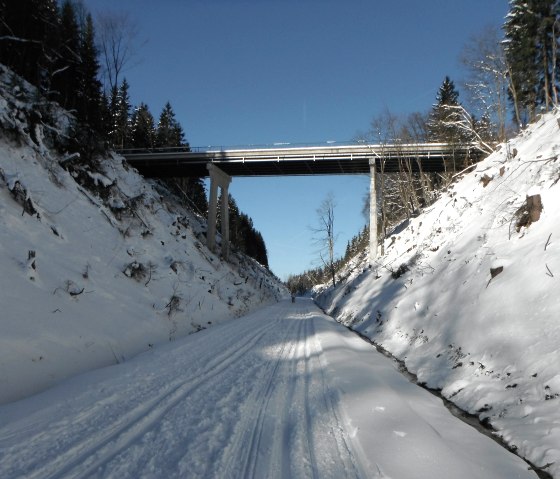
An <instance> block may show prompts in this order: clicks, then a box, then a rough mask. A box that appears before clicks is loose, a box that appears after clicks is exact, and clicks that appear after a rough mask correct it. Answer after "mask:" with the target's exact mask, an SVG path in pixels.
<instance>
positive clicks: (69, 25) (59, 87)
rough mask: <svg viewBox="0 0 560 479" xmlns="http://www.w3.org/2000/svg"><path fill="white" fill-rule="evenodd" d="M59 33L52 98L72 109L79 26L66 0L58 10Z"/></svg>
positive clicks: (78, 60)
mask: <svg viewBox="0 0 560 479" xmlns="http://www.w3.org/2000/svg"><path fill="white" fill-rule="evenodd" d="M59 34H60V39H61V43H60V45H59V49H58V55H57V61H56V72H55V73H54V76H53V81H52V89H53V91H54V92H53V94H54V98H55V99H56V100H57V101H58V103H60V104H61V105H62V106H63V107H64V108H65V109H67V110H70V111H72V110H74V109H75V108H76V106H77V103H78V97H77V92H79V91H80V83H81V81H80V80H81V78H80V73H81V72H80V63H81V57H80V28H79V26H78V21H77V19H76V12H75V10H74V5H73V4H72V2H70V1H69V0H66V1H65V2H64V3H63V5H62V8H61V11H60V27H59Z"/></svg>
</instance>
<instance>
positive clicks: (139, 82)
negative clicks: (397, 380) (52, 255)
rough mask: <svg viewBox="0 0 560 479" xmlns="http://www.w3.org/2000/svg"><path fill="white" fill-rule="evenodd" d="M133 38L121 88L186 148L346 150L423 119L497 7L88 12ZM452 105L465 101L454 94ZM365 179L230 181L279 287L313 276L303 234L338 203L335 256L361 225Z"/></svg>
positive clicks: (275, 0) (109, 0) (138, 2)
mask: <svg viewBox="0 0 560 479" xmlns="http://www.w3.org/2000/svg"><path fill="white" fill-rule="evenodd" d="M84 3H85V5H86V7H87V8H88V9H89V10H90V11H91V12H92V13H93V14H94V15H95V13H96V12H100V11H119V12H129V13H130V16H131V18H132V19H133V20H134V22H135V23H136V25H137V27H138V29H139V35H138V42H137V45H138V47H137V51H136V61H135V64H134V65H133V66H131V67H130V68H128V70H127V71H126V72H125V76H126V78H127V79H128V81H129V83H130V84H131V98H132V101H133V103H134V104H138V103H140V101H144V102H145V103H147V104H148V106H149V107H150V110H151V111H152V113H153V115H154V117H156V119H157V117H158V116H159V113H160V112H161V109H162V107H163V105H164V104H165V102H166V101H170V102H171V104H172V106H173V108H174V111H175V112H176V114H177V118H178V120H179V121H180V122H181V124H182V126H183V128H184V130H185V133H186V137H187V140H188V141H189V143H190V144H191V146H207V145H212V146H217V145H224V146H231V145H259V144H269V143H274V142H290V143H313V142H323V141H330V140H336V141H345V140H351V139H353V138H354V137H355V136H356V134H357V133H358V132H360V131H365V130H367V129H368V126H369V123H370V121H371V119H372V118H373V117H374V116H376V115H378V114H380V113H381V112H382V111H383V110H385V109H389V110H390V111H391V112H393V113H395V114H407V113H411V112H414V111H427V110H429V109H430V107H431V105H432V103H433V102H434V100H435V95H436V93H437V90H438V88H439V86H440V85H441V83H442V81H443V79H444V77H445V76H446V75H449V76H450V77H451V79H452V80H454V81H455V83H456V85H457V86H458V87H459V89H460V90H461V81H462V79H463V77H464V72H463V71H462V68H461V65H460V62H459V59H458V57H459V54H460V52H461V50H462V48H463V46H464V45H465V43H466V42H467V41H468V39H469V38H470V37H472V36H473V35H476V34H477V33H478V32H480V31H481V30H482V29H483V28H484V27H485V26H488V25H501V24H502V23H503V18H504V16H505V15H506V13H507V11H508V1H507V0H394V1H389V0H378V1H374V0H337V1H334V0H158V1H155V0H152V1H148V0H85V1H84ZM460 98H464V93H463V94H462V95H461V97H460ZM368 186H369V180H368V178H367V177H364V176H356V177H340V176H338V177H336V176H329V177H326V176H322V177H302V178H252V179H244V178H240V179H238V178H235V179H234V180H233V184H232V187H231V193H232V195H233V196H234V198H235V199H236V201H237V203H238V206H239V208H240V209H241V210H242V211H244V212H245V213H247V214H248V215H249V216H251V217H252V218H253V222H254V225H255V227H256V228H257V229H258V230H259V231H261V233H262V234H263V237H264V239H265V241H266V244H267V247H268V254H269V262H270V266H271V269H272V270H273V271H274V272H275V273H276V274H277V275H278V276H279V277H281V278H282V279H285V278H286V277H287V275H288V274H289V273H298V272H302V271H303V270H305V269H308V268H310V267H313V266H314V265H316V264H317V257H316V254H315V252H314V250H315V248H314V247H313V246H312V244H311V243H312V242H311V232H310V226H312V225H314V224H315V223H316V212H315V211H316V209H317V208H318V206H319V205H320V203H321V201H322V200H323V199H324V198H325V196H326V195H327V193H328V192H329V191H332V192H333V193H334V195H335V201H336V203H337V208H336V210H335V228H336V230H337V232H338V234H339V239H338V243H337V245H338V253H339V254H342V253H343V252H344V249H345V247H346V243H347V241H348V240H349V239H350V238H351V237H352V236H354V235H355V234H356V233H357V232H358V231H359V230H360V229H361V228H362V227H363V225H364V223H365V219H364V217H363V215H362V213H361V210H362V204H363V197H364V195H365V194H366V192H367V190H368Z"/></svg>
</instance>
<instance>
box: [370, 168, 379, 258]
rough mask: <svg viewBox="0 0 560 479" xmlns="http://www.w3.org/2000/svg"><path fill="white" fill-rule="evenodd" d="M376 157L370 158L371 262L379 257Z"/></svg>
mask: <svg viewBox="0 0 560 479" xmlns="http://www.w3.org/2000/svg"><path fill="white" fill-rule="evenodd" d="M375 176H376V172H375V158H371V159H370V160H369V178H370V180H369V264H370V265H373V262H374V261H375V259H376V258H377V246H378V244H377V189H376V187H375Z"/></svg>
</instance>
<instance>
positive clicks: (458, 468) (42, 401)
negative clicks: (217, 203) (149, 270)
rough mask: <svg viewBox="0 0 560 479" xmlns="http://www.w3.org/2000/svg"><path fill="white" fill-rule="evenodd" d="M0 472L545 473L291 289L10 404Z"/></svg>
mask: <svg viewBox="0 0 560 479" xmlns="http://www.w3.org/2000/svg"><path fill="white" fill-rule="evenodd" d="M0 425H1V426H0V477H6V478H11V477H26V478H30V479H31V478H47V477H50V478H53V477H57V478H58V477H80V478H84V477H100V478H101V477H103V478H119V479H126V478H140V477H154V478H156V477H157V478H159V477H165V478H183V477H189V478H217V477H220V478H228V477H231V478H237V477H239V478H263V477H266V478H286V477H296V478H304V477H320V478H333V479H334V478H350V477H364V478H365V477H370V478H398V479H406V478H415V479H439V478H446V479H447V478H449V477H453V478H455V479H463V478H464V479H477V478H479V479H488V478H508V479H511V478H535V477H536V475H535V474H534V472H532V471H529V470H528V467H527V464H525V463H524V462H523V461H522V460H521V459H519V458H517V457H516V456H514V455H512V454H511V453H509V452H508V451H506V450H505V449H504V448H502V447H501V446H499V445H497V444H496V443H495V442H494V441H492V440H491V439H489V438H487V437H485V436H481V435H480V434H479V433H478V432H476V431H475V430H474V429H473V428H471V427H470V426H467V425H466V424H464V423H463V422H461V421H459V420H458V419H456V418H454V417H453V416H452V415H451V414H450V413H449V412H448V411H447V409H446V408H445V407H444V406H443V405H442V403H441V400H440V399H438V398H436V397H435V396H433V395H431V394H430V393H428V392H426V391H425V390H423V389H421V388H418V387H417V386H414V385H413V384H411V383H410V382H408V381H407V380H406V379H405V378H404V377H403V376H402V375H401V374H400V373H399V372H398V370H397V368H396V367H395V363H394V362H393V361H391V360H389V359H387V358H385V357H384V356H382V355H381V354H379V353H377V352H376V351H375V350H374V348H373V347H372V346H371V345H369V344H367V343H366V342H364V341H363V340H361V339H360V338H358V337H357V336H356V335H355V334H353V333H351V332H349V331H348V330H347V329H346V328H344V327H343V326H341V325H339V324H337V323H335V322H334V321H333V320H332V319H330V318H329V317H327V316H325V315H324V314H322V313H321V312H320V311H319V310H318V309H317V307H316V306H314V305H313V303H312V302H311V301H310V300H307V299H298V300H297V301H296V303H295V304H292V303H291V302H290V301H288V300H285V301H282V302H280V303H278V304H276V305H273V306H270V307H268V308H266V309H264V310H261V311H258V312H256V313H253V314H251V315H249V316H245V317H243V318H241V319H238V320H236V321H232V322H227V323H225V324H222V325H220V326H216V327H214V328H211V329H208V330H206V331H203V332H200V333H197V334H195V335H191V336H188V337H186V338H184V339H181V340H177V341H175V342H174V343H170V344H169V345H167V346H165V347H161V348H157V349H154V350H153V351H150V352H147V353H144V354H142V355H139V356H137V357H136V358H134V359H132V360H130V361H127V362H126V363H123V364H120V365H116V366H111V367H107V368H104V369H100V370H97V371H94V372H91V373H87V374H84V375H82V376H78V377H74V378H72V379H70V380H67V381H65V382H63V383H62V384H60V385H58V386H57V387H55V388H52V389H50V390H49V391H46V392H44V393H42V394H39V395H36V396H33V397H31V398H29V399H25V400H22V401H18V402H15V403H12V404H9V405H6V406H3V407H0Z"/></svg>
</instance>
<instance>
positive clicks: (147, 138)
mask: <svg viewBox="0 0 560 479" xmlns="http://www.w3.org/2000/svg"><path fill="white" fill-rule="evenodd" d="M155 135H156V128H155V123H154V117H153V116H152V114H151V113H150V110H149V108H148V105H146V104H145V103H140V106H139V107H138V108H137V109H136V110H134V113H133V114H132V119H131V146H132V147H133V148H153V147H154V143H155Z"/></svg>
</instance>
